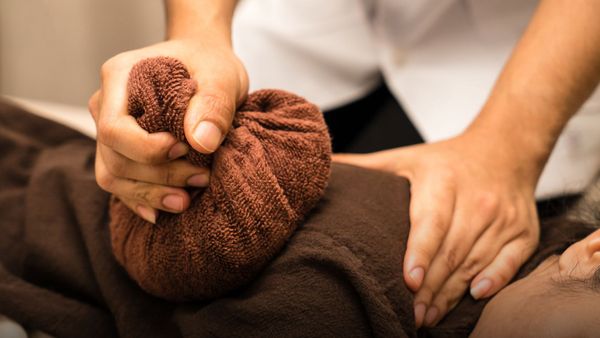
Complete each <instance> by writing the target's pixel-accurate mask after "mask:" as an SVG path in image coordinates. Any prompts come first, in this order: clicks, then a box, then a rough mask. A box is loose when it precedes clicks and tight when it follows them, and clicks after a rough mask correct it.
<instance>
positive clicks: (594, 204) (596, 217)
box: [551, 177, 600, 294]
mask: <svg viewBox="0 0 600 338" xmlns="http://www.w3.org/2000/svg"><path fill="white" fill-rule="evenodd" d="M551 222H552V223H554V224H555V225H558V224H561V225H562V226H565V227H566V228H569V229H571V230H573V232H574V235H573V236H572V238H570V240H569V241H568V243H567V244H569V245H571V244H573V243H575V242H577V241H579V240H581V239H583V238H584V237H585V236H587V235H588V234H590V233H592V232H594V231H596V230H598V229H600V177H598V178H597V179H596V180H595V182H594V183H593V184H592V185H591V186H590V187H589V188H588V189H587V190H586V192H585V193H584V194H583V195H582V197H581V198H580V199H579V200H578V201H577V203H575V205H574V206H572V207H571V208H569V210H568V211H567V212H566V213H564V214H563V215H561V216H559V217H557V218H555V219H553V220H552V221H551ZM575 229H577V230H575ZM565 248H566V247H565ZM553 284H554V285H555V286H557V287H558V288H559V289H560V290H561V291H563V292H565V293H567V294H568V293H576V292H578V291H582V290H585V291H591V292H594V293H600V266H598V267H597V268H596V270H594V272H593V273H591V274H590V275H589V276H587V277H585V278H578V277H575V276H573V275H571V274H569V275H567V276H566V277H564V278H561V279H558V280H553Z"/></svg>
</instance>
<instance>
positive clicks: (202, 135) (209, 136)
mask: <svg viewBox="0 0 600 338" xmlns="http://www.w3.org/2000/svg"><path fill="white" fill-rule="evenodd" d="M221 137H223V134H222V133H221V129H219V128H218V127H217V126H216V125H215V124H214V123H212V122H210V121H202V122H200V124H198V126H197V127H196V130H194V139H195V140H196V142H198V144H200V145H201V146H202V147H203V148H204V149H206V150H208V151H210V152H213V151H215V150H217V148H218V147H219V144H220V143H221Z"/></svg>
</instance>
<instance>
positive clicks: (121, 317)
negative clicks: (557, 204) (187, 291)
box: [0, 104, 600, 337]
mask: <svg viewBox="0 0 600 338" xmlns="http://www.w3.org/2000/svg"><path fill="white" fill-rule="evenodd" d="M94 151H95V142H94V141H93V140H91V139H89V138H87V137H85V136H83V135H81V134H79V133H78V132H76V131H74V130H70V129H68V128H66V127H64V126H61V125H58V124H56V123H53V122H51V121H48V120H44V119H42V118H39V117H36V116H33V115H31V114H28V113H27V112H25V111H23V110H21V109H19V108H18V107H15V106H11V105H8V104H0V152H1V153H2V154H3V156H1V157H0V213H1V214H2V217H0V233H2V234H3V236H0V313H2V314H3V315H5V316H7V317H8V318H11V319H13V320H15V321H16V322H18V323H20V324H21V325H23V327H24V328H25V329H27V330H41V331H43V332H47V333H49V334H51V335H53V336H56V337H82V336H85V337H115V336H122V337H208V336H224V337H229V336H243V337H265V336H290V337H306V336H318V337H324V336H325V337H326V336H331V337H333V336H342V335H347V336H353V337H354V336H360V337H363V336H364V337H367V336H376V337H415V336H424V337H466V336H468V335H469V334H471V333H472V334H473V335H474V336H480V337H494V336H497V337H502V336H526V335H530V336H532V337H537V336H548V333H550V332H551V333H553V334H558V335H557V336H561V335H562V336H565V335H566V336H572V335H580V336H585V334H587V333H589V332H592V331H585V330H593V329H596V330H597V328H595V327H594V325H597V324H596V321H591V320H589V319H590V317H589V316H591V315H592V314H593V313H595V311H591V309H592V307H593V306H594V304H595V303H598V302H597V301H596V299H597V298H596V297H597V295H596V294H595V290H596V289H595V288H596V286H597V284H596V283H595V280H596V279H595V278H596V277H594V276H596V275H597V274H595V271H596V270H595V269H596V268H597V266H598V265H599V264H598V263H599V262H595V260H597V259H598V256H599V255H595V254H594V253H595V251H593V250H596V251H600V249H595V246H596V245H597V244H596V243H597V240H596V238H599V237H600V234H598V233H597V232H594V230H595V229H596V228H597V225H598V224H600V219H597V218H594V217H591V218H590V217H587V218H576V217H575V216H573V215H576V212H573V213H572V214H570V215H569V217H566V216H565V217H564V218H560V219H557V220H553V221H549V222H543V226H542V238H541V241H540V247H539V249H538V250H537V252H536V253H535V254H534V256H533V257H532V258H531V259H530V260H529V261H528V262H527V263H526V264H525V266H524V267H523V268H522V269H521V271H520V273H519V274H518V276H517V277H516V281H515V282H514V283H513V284H511V285H510V286H509V287H507V288H506V289H505V290H503V291H502V292H500V293H499V294H498V295H497V296H495V297H494V298H493V299H492V300H491V301H490V302H489V303H487V302H486V301H475V300H473V299H472V298H470V296H465V297H464V298H463V299H462V301H461V302H460V303H459V304H458V305H457V307H456V308H455V309H454V310H453V311H452V312H451V313H450V314H449V315H448V316H447V317H446V318H444V319H443V320H442V321H441V322H440V323H438V325H437V326H435V327H431V328H422V329H420V330H418V331H417V329H416V328H415V323H414V316H413V295H412V293H411V292H410V291H409V290H408V288H407V287H406V286H405V285H404V282H403V277H402V269H401V267H402V261H403V254H404V251H405V249H406V240H407V236H408V230H409V226H410V225H409V222H408V203H409V184H408V181H407V180H406V179H403V178H400V177H397V176H393V175H390V174H386V173H382V172H376V171H371V170H366V169H362V168H357V167H353V166H348V165H341V164H336V163H334V164H332V165H331V173H330V176H329V179H328V180H327V188H326V189H325V190H324V194H323V196H322V198H321V199H320V200H319V201H318V202H315V203H316V205H315V206H314V208H312V210H311V211H310V212H307V214H306V215H304V217H302V218H301V220H300V221H299V223H298V224H297V225H296V226H292V228H293V230H294V231H291V232H289V233H286V234H284V235H283V236H281V237H278V238H285V240H284V241H283V245H282V246H281V247H280V248H279V249H278V251H277V252H275V253H274V254H273V256H272V257H269V259H268V260H266V263H264V265H262V264H261V267H260V269H258V270H257V271H256V273H254V274H252V278H251V279H249V280H247V281H246V282H244V283H243V285H240V286H239V287H236V288H234V289H231V290H227V291H224V292H223V293H222V294H219V295H218V296H214V297H200V298H202V299H201V300H189V299H188V300H187V301H185V302H182V301H180V300H177V301H173V300H165V299H163V298H168V297H156V296H153V295H151V294H150V293H148V292H146V291H144V289H143V288H142V287H140V283H139V281H138V280H136V279H137V278H138V277H137V276H136V275H135V274H131V273H128V271H129V269H128V267H127V264H128V263H127V262H126V261H124V260H120V261H119V260H118V252H117V250H116V249H115V246H114V245H113V243H114V238H112V236H114V232H112V233H111V231H110V230H109V229H110V227H111V226H112V227H113V228H114V226H115V223H113V222H114V220H115V218H114V217H113V218H111V217H109V211H111V205H113V206H114V201H112V202H111V201H110V196H109V195H108V194H107V193H105V192H103V191H102V190H101V189H100V188H99V187H98V186H97V184H96V182H95V178H94V168H93V158H94ZM216 156H219V155H218V154H217V155H216ZM323 168H325V169H326V170H327V171H328V170H329V169H328V167H327V166H324V167H323ZM589 196H592V197H593V195H589ZM592 197H588V198H587V199H584V200H583V201H582V202H581V206H579V210H582V209H581V208H583V207H584V206H589V205H594V206H595V208H598V205H599V202H598V200H597V199H596V200H594V199H593V198H592ZM111 203H113V204H111ZM586 210H587V209H586ZM591 210H592V212H589V210H588V211H587V212H586V213H585V214H586V215H592V216H594V215H595V217H598V216H597V215H598V214H600V213H598V212H596V211H594V210H597V209H591ZM112 211H113V212H114V211H115V209H114V208H113V209H112ZM140 226H152V225H148V224H141V225H140ZM170 226H172V227H175V226H177V224H173V225H170ZM290 226H291V225H290ZM129 236H131V235H129ZM288 236H289V237H288ZM111 239H112V240H113V241H111ZM129 240H133V239H129ZM129 240H125V241H124V242H123V243H127V241H129ZM157 240H159V241H160V240H161V239H160V238H158V239H157ZM578 241H579V242H578ZM167 244H168V243H167ZM567 248H568V249H567ZM200 254H201V253H200ZM559 255H560V256H559ZM116 256H117V257H116ZM558 257H560V258H558ZM176 262H178V261H176ZM261 262H262V261H261ZM163 296H164V295H163ZM566 299H568V300H569V301H568V302H569V304H568V305H565V303H566V301H565V300H566ZM554 302H556V303H557V304H558V302H560V305H561V306H560V307H556V306H552V304H554ZM522 304H527V305H528V306H526V307H524V306H522ZM566 312H568V313H573V316H570V315H568V316H565V313H566ZM480 316H481V318H480ZM560 316H562V318H570V319H573V318H577V319H578V320H581V322H574V320H571V321H569V322H564V321H562V322H561V321H559V320H558V319H559V318H560ZM478 319H479V322H478ZM575 324H576V325H575ZM510 330H512V331H510ZM576 330H577V331H576Z"/></svg>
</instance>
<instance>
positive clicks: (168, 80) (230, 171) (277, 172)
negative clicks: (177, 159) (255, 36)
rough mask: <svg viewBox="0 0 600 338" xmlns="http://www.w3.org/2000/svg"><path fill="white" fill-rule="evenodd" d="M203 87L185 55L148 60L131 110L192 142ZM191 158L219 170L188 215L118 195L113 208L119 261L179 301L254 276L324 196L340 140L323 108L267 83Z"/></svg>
mask: <svg viewBox="0 0 600 338" xmlns="http://www.w3.org/2000/svg"><path fill="white" fill-rule="evenodd" d="M195 89H196V88H195V85H194V81H193V80H191V79H190V75H189V73H188V72H187V71H186V69H185V66H184V65H183V64H182V63H181V62H179V61H178V60H176V59H173V58H166V57H159V58H152V59H146V60H143V61H141V62H139V63H138V64H137V65H135V66H134V67H133V69H132V70H131V73H130V75H129V88H128V90H129V112H130V114H131V115H133V116H134V117H136V119H137V121H138V123H139V124H140V126H142V128H144V129H145V130H147V131H148V132H151V133H153V132H160V131H168V132H170V133H172V134H173V135H174V136H175V137H176V138H177V139H179V140H180V141H182V142H186V139H185V135H184V131H183V116H184V114H185V111H186V108H187V105H188V102H189V100H190V98H191V97H192V95H193V94H194V92H195ZM186 143H187V142H186ZM186 158H187V160H189V161H190V162H191V163H192V164H195V165H198V166H209V165H212V169H211V180H210V185H209V186H208V188H207V189H206V190H204V191H197V192H192V197H193V198H192V202H191V205H190V207H189V209H188V210H186V211H185V212H183V213H181V214H171V213H160V215H159V216H158V219H157V222H156V225H153V224H151V223H149V222H146V221H144V220H143V219H141V218H139V217H138V216H137V215H135V214H134V213H133V212H131V211H130V210H129V209H128V208H127V207H126V206H125V204H123V203H122V202H120V201H119V200H118V199H114V200H113V203H112V204H111V208H110V216H111V223H110V229H111V237H112V245H113V251H114V254H115V256H116V257H117V260H118V261H119V262H120V263H121V265H123V267H125V269H126V270H127V272H128V273H129V275H130V276H131V277H132V278H133V279H134V280H136V281H137V282H138V284H139V285H140V286H141V287H142V288H143V289H144V290H146V291H147V292H149V293H151V294H153V295H156V296H159V297H162V298H165V299H170V300H191V299H207V298H214V297H217V296H220V295H222V294H223V293H226V292H229V291H231V290H233V289H235V288H238V287H240V286H242V285H245V284H247V283H248V282H249V281H251V280H252V279H253V278H254V277H255V276H256V274H257V273H258V271H260V270H261V269H262V268H263V267H264V266H265V264H266V263H267V262H268V261H269V260H271V259H272V258H273V256H274V255H275V254H276V253H277V252H279V251H280V250H281V249H282V247H283V246H284V244H285V243H286V241H287V240H288V239H289V237H290V236H291V235H292V233H293V232H294V230H295V229H296V227H297V226H298V225H299V223H300V222H301V221H302V219H303V218H304V217H305V216H306V214H307V213H308V212H309V211H310V210H311V209H312V208H313V207H314V206H315V204H316V203H317V202H318V201H319V199H320V198H321V196H322V195H323V192H324V190H325V186H326V184H327V181H328V178H329V173H330V162H331V143H330V139H329V134H328V132H327V127H326V125H325V122H324V120H323V116H322V113H321V112H320V111H319V109H318V108H317V107H316V106H315V105H313V104H311V103H309V102H307V101H306V100H304V99H302V98H300V97H298V96H295V95H293V94H290V93H287V92H283V91H279V90H262V91H258V92H255V93H253V94H250V96H249V97H248V99H247V100H246V102H245V103H244V104H243V105H242V106H241V107H240V108H239V110H238V112H237V113H236V116H235V118H234V120H233V125H232V128H231V130H230V131H229V133H228V134H227V137H226V138H225V140H224V141H223V143H222V145H221V146H220V148H219V150H218V151H217V152H216V153H215V154H214V156H207V155H203V154H201V153H199V152H196V151H194V150H193V149H192V150H191V151H190V153H189V154H188V155H186Z"/></svg>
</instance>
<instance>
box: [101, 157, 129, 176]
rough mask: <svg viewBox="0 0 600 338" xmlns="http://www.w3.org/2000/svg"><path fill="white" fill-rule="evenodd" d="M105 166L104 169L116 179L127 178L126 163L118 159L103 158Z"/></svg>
mask: <svg viewBox="0 0 600 338" xmlns="http://www.w3.org/2000/svg"><path fill="white" fill-rule="evenodd" d="M104 159H105V164H106V169H107V170H108V171H109V172H110V173H111V174H113V175H114V176H117V177H126V176H127V172H128V170H127V163H126V162H125V161H123V160H122V159H119V158H114V156H105V157H104Z"/></svg>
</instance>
